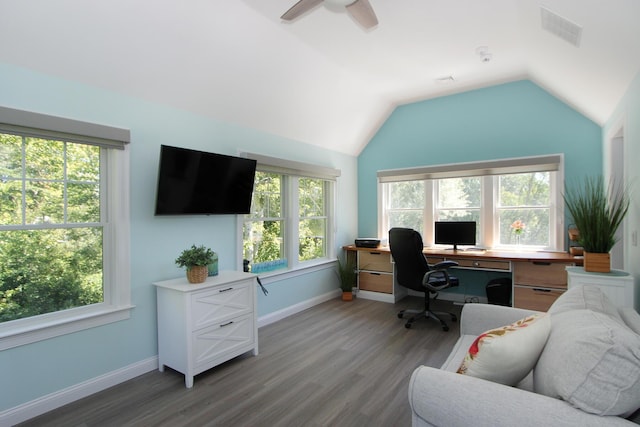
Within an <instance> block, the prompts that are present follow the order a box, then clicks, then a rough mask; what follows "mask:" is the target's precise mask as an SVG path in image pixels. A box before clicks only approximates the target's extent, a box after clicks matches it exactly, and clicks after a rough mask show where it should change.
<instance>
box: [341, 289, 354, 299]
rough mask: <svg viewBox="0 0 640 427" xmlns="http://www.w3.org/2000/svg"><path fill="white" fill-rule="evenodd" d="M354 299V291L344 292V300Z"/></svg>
mask: <svg viewBox="0 0 640 427" xmlns="http://www.w3.org/2000/svg"><path fill="white" fill-rule="evenodd" d="M351 300H353V292H351V291H343V292H342V301H351Z"/></svg>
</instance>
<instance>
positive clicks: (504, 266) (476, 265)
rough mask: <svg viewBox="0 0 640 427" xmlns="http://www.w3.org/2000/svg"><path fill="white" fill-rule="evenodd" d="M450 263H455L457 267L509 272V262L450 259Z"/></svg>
mask: <svg viewBox="0 0 640 427" xmlns="http://www.w3.org/2000/svg"><path fill="white" fill-rule="evenodd" d="M451 261H455V262H457V263H458V266H459V267H466V268H473V269H486V270H500V271H511V263H510V262H509V261H486V260H482V259H462V258H458V259H452V260H451Z"/></svg>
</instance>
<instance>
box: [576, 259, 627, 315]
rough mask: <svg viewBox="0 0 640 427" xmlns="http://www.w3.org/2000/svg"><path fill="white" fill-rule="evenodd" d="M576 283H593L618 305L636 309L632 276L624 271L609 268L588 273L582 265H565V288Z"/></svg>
mask: <svg viewBox="0 0 640 427" xmlns="http://www.w3.org/2000/svg"><path fill="white" fill-rule="evenodd" d="M578 285H595V286H598V287H599V288H600V289H601V290H602V292H603V293H604V294H605V295H606V296H607V297H608V298H609V299H610V300H611V301H612V302H613V303H614V304H615V305H616V306H618V307H631V308H635V309H636V310H638V302H637V301H636V297H637V295H638V293H637V292H636V289H635V281H634V280H633V276H632V275H631V274H629V273H627V272H626V271H622V270H611V272H610V273H590V272H586V271H584V268H583V267H567V288H569V289H570V288H571V287H572V286H578Z"/></svg>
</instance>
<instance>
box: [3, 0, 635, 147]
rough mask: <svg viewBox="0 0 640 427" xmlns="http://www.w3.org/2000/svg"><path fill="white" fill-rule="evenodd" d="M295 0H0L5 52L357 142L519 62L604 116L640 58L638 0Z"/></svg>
mask: <svg viewBox="0 0 640 427" xmlns="http://www.w3.org/2000/svg"><path fill="white" fill-rule="evenodd" d="M295 2H296V0H153V1H151V0H109V1H99V2H97V1H86V0H29V1H24V0H0V61H2V62H6V63H10V64H15V65H19V66H22V67H26V68H30V69H34V70H37V71H40V72H44V73H47V74H51V75H55V76H59V77H62V78H65V79H69V80H73V81H78V82H82V83H86V84H90V85H94V86H98V87H102V88H106V89H109V90H113V91H117V92H120V93H124V94H128V95H131V96H135V97H140V98H144V99H147V100H150V101H153V102H158V103H162V104H166V105H171V106H174V107H177V108H181V109H185V110H188V111H191V112H195V113H198V114H202V115H205V116H210V117H214V118H216V119H220V120H224V121H228V122H232V123H237V124H240V125H243V126H248V127H251V128H255V129H258V130H261V131H265V132H269V133H272V134H276V135H280V136H283V137H286V138H290V139H292V140H296V141H302V142H305V143H309V144H314V145H319V146H323V147H326V148H329V149H333V150H337V151H340V152H344V153H348V154H354V155H357V154H358V153H359V152H360V151H361V150H362V148H363V147H364V146H365V145H366V144H367V143H368V142H369V140H370V138H371V137H372V136H373V135H374V134H375V132H376V131H377V130H378V129H379V127H380V125H381V124H382V123H383V122H384V120H386V118H387V117H388V116H389V114H390V113H391V112H392V111H393V108H394V107H395V106H396V105H399V104H405V103H409V102H413V101H418V100H423V99H429V98H433V97H437V96H442V95H446V94H451V93H456V92H461V91H465V90H469V89H474V88H479V87H486V86H491V85H494V84H497V83H502V82H508V81H513V80H519V79H523V78H528V79H531V80H532V81H534V82H536V83H537V84H539V85H540V86H542V87H543V88H545V89H546V90H548V91H549V92H550V93H552V94H554V95H555V96H557V97H558V98H560V99H562V100H563V101H565V102H566V103H567V104H569V105H571V106H572V107H574V108H575V109H576V110H578V111H580V112H581V113H582V114H584V115H586V116H587V117H589V118H591V119H592V120H593V121H595V122H596V123H598V124H603V123H604V122H605V121H606V120H607V119H608V118H609V116H610V115H611V113H612V112H613V109H614V107H615V106H616V105H617V103H618V102H619V101H620V98H621V96H622V95H623V94H624V92H625V90H626V89H627V88H628V85H629V84H630V82H631V80H632V79H633V78H634V77H635V75H636V74H637V73H638V72H639V71H640V25H639V24H638V21H639V20H640V1H638V0H607V1H604V0H547V2H546V3H544V4H542V3H540V2H539V1H534V0H482V1H479V0H393V1H392V0H370V3H371V5H372V6H373V8H374V10H375V12H376V14H377V16H378V20H379V24H378V26H377V27H375V28H374V29H372V30H368V31H367V30H363V29H362V28H361V27H360V26H359V25H358V24H357V23H356V22H355V21H353V19H351V18H350V16H349V15H348V14H346V12H335V11H333V10H330V9H328V8H327V7H325V6H323V5H320V6H318V7H316V8H315V9H314V10H313V11H311V12H310V13H307V14H305V15H304V16H302V17H300V18H299V19H297V20H296V21H294V22H291V23H289V22H284V21H281V20H280V18H279V17H280V16H281V15H282V14H283V13H284V12H285V11H286V10H287V9H288V8H289V7H290V6H292V5H293V4H294V3H295ZM541 5H543V6H545V7H547V8H548V9H550V10H551V11H553V12H555V13H557V14H559V15H561V16H563V17H564V18H566V19H569V20H571V21H573V22H574V23H576V24H578V25H580V26H581V27H582V28H583V33H582V39H581V43H580V46H579V47H575V46H573V45H571V44H569V43H568V42H566V41H564V40H562V39H560V38H558V37H556V36H554V35H552V34H550V33H549V32H547V31H545V30H543V29H542V28H541V23H540V21H541V19H540V6H541ZM479 46H487V47H488V49H489V52H490V53H491V54H492V56H493V57H492V60H491V61H490V62H482V61H481V60H480V56H479V55H477V53H476V48H477V47H479ZM449 75H452V76H453V77H454V78H455V82H453V83H449V84H442V83H438V82H436V79H437V78H440V77H445V76H449Z"/></svg>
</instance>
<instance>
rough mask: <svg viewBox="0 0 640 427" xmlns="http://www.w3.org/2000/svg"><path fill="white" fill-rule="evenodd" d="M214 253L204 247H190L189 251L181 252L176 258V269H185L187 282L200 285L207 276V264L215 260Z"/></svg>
mask: <svg viewBox="0 0 640 427" xmlns="http://www.w3.org/2000/svg"><path fill="white" fill-rule="evenodd" d="M215 255H216V254H215V252H213V251H212V250H211V249H209V248H205V247H204V245H201V246H196V245H191V247H190V248H189V249H185V250H184V251H182V253H181V254H180V256H179V257H178V258H176V264H177V265H178V267H186V268H187V280H188V281H189V283H202V282H204V281H205V280H207V276H208V275H209V269H208V266H209V264H211V263H213V261H214V259H215Z"/></svg>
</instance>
